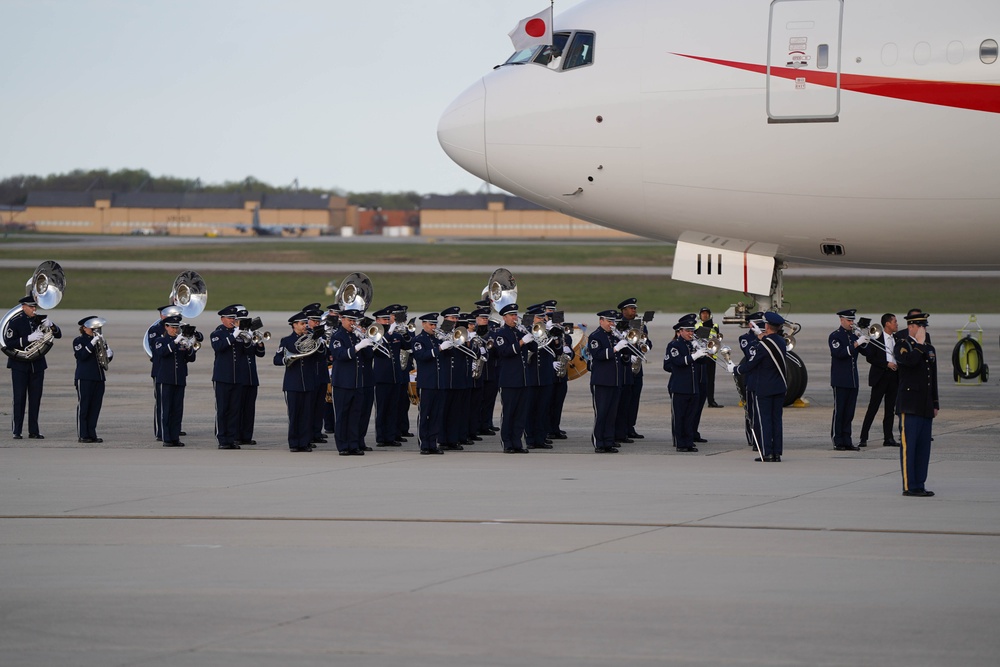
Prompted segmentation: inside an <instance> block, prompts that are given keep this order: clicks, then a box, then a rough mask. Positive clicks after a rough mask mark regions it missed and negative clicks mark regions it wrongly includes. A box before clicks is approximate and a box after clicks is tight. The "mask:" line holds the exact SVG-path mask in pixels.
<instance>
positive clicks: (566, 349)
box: [563, 345, 573, 354]
mask: <svg viewBox="0 0 1000 667" xmlns="http://www.w3.org/2000/svg"><path fill="white" fill-rule="evenodd" d="M563 354H573V348H571V347H570V346H569V345H563Z"/></svg>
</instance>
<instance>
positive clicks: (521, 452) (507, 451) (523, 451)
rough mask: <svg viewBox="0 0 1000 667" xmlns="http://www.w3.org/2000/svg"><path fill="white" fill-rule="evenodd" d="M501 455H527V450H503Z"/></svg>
mask: <svg viewBox="0 0 1000 667" xmlns="http://www.w3.org/2000/svg"><path fill="white" fill-rule="evenodd" d="M503 453H504V454H527V453H528V450H527V449H524V448H518V449H514V448H511V449H505V450H503Z"/></svg>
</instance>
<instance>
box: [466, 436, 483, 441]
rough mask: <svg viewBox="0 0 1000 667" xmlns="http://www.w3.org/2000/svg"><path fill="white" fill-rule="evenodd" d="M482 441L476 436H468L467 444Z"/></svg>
mask: <svg viewBox="0 0 1000 667" xmlns="http://www.w3.org/2000/svg"><path fill="white" fill-rule="evenodd" d="M482 441H483V439H482V438H480V437H479V436H478V435H470V436H469V442H482Z"/></svg>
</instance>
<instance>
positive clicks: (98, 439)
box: [94, 438, 104, 442]
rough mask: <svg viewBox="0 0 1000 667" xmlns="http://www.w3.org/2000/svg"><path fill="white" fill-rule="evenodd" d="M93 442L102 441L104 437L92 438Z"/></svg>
mask: <svg viewBox="0 0 1000 667" xmlns="http://www.w3.org/2000/svg"><path fill="white" fill-rule="evenodd" d="M94 442H104V438H94Z"/></svg>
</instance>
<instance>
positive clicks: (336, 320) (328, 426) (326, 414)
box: [323, 303, 340, 434]
mask: <svg viewBox="0 0 1000 667" xmlns="http://www.w3.org/2000/svg"><path fill="white" fill-rule="evenodd" d="M323 326H324V327H325V328H326V347H327V350H329V349H330V338H331V337H332V336H333V332H334V331H336V330H337V329H339V328H340V305H339V304H336V303H331V304H330V305H329V306H327V307H326V317H325V318H323ZM326 362H327V371H328V372H333V362H332V361H330V357H329V353H328V354H327V359H326ZM332 391H333V390H332V388H331V387H330V383H329V378H327V392H326V396H325V397H324V399H323V433H324V434H333V433H334V432H335V431H336V423H335V422H336V417H335V416H334V412H333V393H332Z"/></svg>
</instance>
